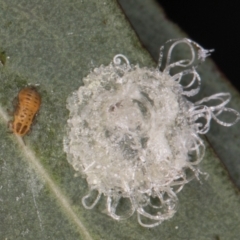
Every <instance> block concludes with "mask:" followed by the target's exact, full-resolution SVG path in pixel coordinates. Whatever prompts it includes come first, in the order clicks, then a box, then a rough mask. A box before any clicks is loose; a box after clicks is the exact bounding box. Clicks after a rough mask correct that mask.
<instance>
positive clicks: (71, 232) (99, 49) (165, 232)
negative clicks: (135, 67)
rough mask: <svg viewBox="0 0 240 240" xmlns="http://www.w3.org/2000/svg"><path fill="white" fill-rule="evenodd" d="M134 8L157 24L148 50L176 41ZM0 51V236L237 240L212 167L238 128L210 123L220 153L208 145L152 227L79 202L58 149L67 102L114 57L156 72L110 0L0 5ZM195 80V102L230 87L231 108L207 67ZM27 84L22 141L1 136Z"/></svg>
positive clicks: (235, 205) (5, 1) (218, 173)
mask: <svg viewBox="0 0 240 240" xmlns="http://www.w3.org/2000/svg"><path fill="white" fill-rule="evenodd" d="M119 2H120V3H121V4H122V3H123V2H124V1H119ZM125 2H127V1H125ZM133 2H134V1H129V2H128V3H129V4H130V3H131V4H133ZM146 2H147V3H148V6H147V5H145V4H146ZM141 4H144V5H142V6H144V7H143V8H142V9H144V10H145V11H146V12H148V14H147V13H146V12H145V13H146V14H145V15H142V16H144V19H145V21H144V23H147V21H146V19H149V14H152V15H151V16H154V18H153V19H155V21H156V20H157V21H159V24H158V25H154V24H153V25H152V26H155V27H156V26H157V27H158V29H155V31H154V33H152V34H153V35H152V36H153V37H154V38H156V39H157V37H158V36H159V35H161V38H160V39H158V40H157V41H155V40H156V39H155V40H154V41H152V42H155V47H156V44H158V46H157V48H158V47H159V46H160V45H162V44H163V43H164V42H165V40H167V39H169V38H176V37H182V36H183V33H181V32H180V30H178V28H177V27H176V26H174V25H173V24H172V23H171V22H169V21H168V20H166V18H165V17H164V14H163V13H162V11H161V10H160V9H158V8H155V7H154V6H155V5H154V3H153V2H152V1H139V0H137V1H136V2H135V5H132V6H133V7H135V9H136V10H137V9H141V8H138V7H137V6H141ZM153 9H155V10H154V11H157V12H153ZM139 11H140V10H139ZM125 12H126V10H125ZM134 14H135V16H137V15H136V14H137V12H135V13H134ZM158 18H160V20H159V19H158ZM155 24H156V22H155ZM132 25H133V24H132ZM142 25H143V24H142ZM135 29H136V28H135ZM143 30H144V29H143ZM138 35H139V36H140V35H141V34H140V33H138ZM142 36H144V34H142ZM145 36H147V34H146V35H145ZM148 36H149V35H148ZM152 36H150V37H147V38H146V39H148V40H147V41H148V42H150V39H152V40H153V37H152ZM150 45H151V44H150ZM213 47H214V46H213ZM153 49H154V48H153ZM0 52H1V53H4V55H1V59H2V57H3V59H4V61H5V62H4V65H3V66H1V67H0V81H1V88H0V132H1V136H2V137H1V138H0V146H1V147H0V239H7V240H9V239H68V240H71V239H84V240H85V239H86V240H88V239H94V240H95V239H104V240H105V239H106V240H108V239H109V240H115V239H132V240H133V239H139V240H143V239H156V240H157V239H171V240H174V239H191V240H192V239H197V240H201V239H221V240H222V239H239V224H240V197H239V193H238V191H237V190H236V188H235V187H234V185H233V184H232V182H231V181H230V180H229V176H228V173H227V172H226V170H225V169H224V168H223V166H222V163H221V161H220V159H221V160H223V161H224V159H226V161H227V160H228V161H232V159H235V160H233V161H236V159H237V156H239V154H238V155H236V151H239V150H238V146H239V145H237V142H239V135H237V133H236V129H237V127H238V126H239V125H238V126H235V127H232V128H230V129H229V128H227V129H226V131H225V130H222V129H223V127H220V128H219V127H218V126H217V125H214V124H213V129H212V130H211V132H210V133H209V135H208V139H209V142H210V144H211V145H212V146H213V150H214V151H215V152H216V153H217V155H218V156H219V157H217V156H216V154H215V153H214V151H213V150H212V149H211V148H210V147H208V148H207V151H206V156H205V158H204V160H203V162H202V164H201V169H202V170H203V171H204V172H207V173H208V174H209V175H210V177H209V178H208V180H204V179H203V180H202V184H200V182H199V181H197V180H194V181H192V182H191V183H189V184H188V185H186V186H185V188H184V189H183V190H182V191H181V193H179V195H178V196H179V210H178V212H177V213H176V215H175V216H174V217H173V218H172V219H171V220H169V221H166V222H164V223H162V224H161V225H160V226H158V227H156V228H153V229H146V228H143V227H141V226H139V224H138V223H137V219H136V214H135V215H133V216H132V217H131V218H130V219H128V220H126V221H121V222H117V221H115V220H113V219H111V218H110V217H108V216H107V215H105V214H103V213H102V212H101V209H102V208H101V206H102V205H103V204H104V199H102V200H101V202H100V204H98V205H97V206H96V207H95V208H94V209H93V210H86V209H85V208H84V207H83V206H82V204H81V198H82V197H83V196H84V195H86V193H87V191H88V187H87V183H86V181H85V180H84V179H82V178H81V177H76V176H75V172H74V170H73V169H72V166H70V165H69V164H68V162H67V160H66V155H65V153H64V152H63V146H62V139H63V136H64V128H65V126H66V121H67V119H68V111H67V109H66V99H67V97H68V96H69V95H70V94H71V93H72V92H73V91H74V90H76V89H77V88H78V87H79V86H80V85H82V78H83V77H84V76H86V75H87V74H88V73H89V72H90V71H91V69H93V68H94V67H98V66H100V65H101V64H104V65H107V64H109V62H110V61H111V60H112V58H113V56H114V55H116V54H118V53H122V54H124V55H126V56H127V57H128V58H129V60H130V62H131V63H133V64H136V63H139V64H140V65H141V66H149V67H151V66H155V63H154V62H153V60H152V59H151V57H150V55H149V54H148V53H147V51H146V50H144V49H143V48H142V46H141V44H140V43H139V40H138V38H137V36H136V34H135V32H134V31H133V30H132V28H131V27H130V25H129V23H128V22H127V20H126V18H125V16H124V15H123V13H122V11H121V9H120V7H119V5H118V3H117V2H116V1H112V0H105V1H99V0H91V1H87V0H82V1H80V0H68V1H66V0H51V1H37V0H32V1H28V0H21V1H19V0H18V1H17V0H0ZM153 52H155V50H153ZM150 53H151V51H150ZM157 54H158V52H157ZM180 54H184V52H182V53H180ZM5 56H7V57H5ZM1 62H2V60H1ZM200 74H201V75H202V79H203V82H204V84H205V81H206V82H207V84H206V85H203V88H202V91H201V94H202V96H205V95H210V94H211V93H213V92H214V93H215V92H219V91H222V89H224V91H228V92H229V91H230V92H231V93H232V95H233V101H232V103H231V107H233V108H236V109H237V106H239V101H240V98H239V94H238V93H237V92H236V91H235V90H234V89H232V88H231V87H230V86H229V84H228V83H226V81H225V80H223V79H221V76H220V74H219V73H218V72H217V70H216V67H215V66H214V64H213V63H212V62H211V61H206V62H205V64H204V65H203V66H201V72H200ZM29 83H31V84H39V87H38V89H39V92H40V93H41V96H42V106H41V110H40V113H39V115H38V116H37V123H36V124H35V126H33V130H32V132H31V133H30V134H29V136H26V137H25V142H26V144H24V143H23V141H22V140H21V139H20V138H18V137H16V136H15V135H13V134H9V133H8V131H9V130H8V128H7V122H8V120H9V119H10V118H11V117H9V116H8V109H10V110H11V109H12V100H13V99H14V97H15V96H16V95H17V93H18V91H19V90H20V89H21V88H22V87H25V86H26V85H27V84H29ZM200 97H201V96H200ZM232 134H235V135H234V136H236V137H235V138H234V140H233V135H232ZM230 146H231V148H230ZM219 158H220V159H219ZM233 168H234V169H236V165H235V167H233ZM238 169H239V165H238ZM238 173H239V170H238V171H236V170H235V173H234V174H235V175H236V176H237V174H238ZM237 181H238V182H239V178H237V177H236V181H235V182H237Z"/></svg>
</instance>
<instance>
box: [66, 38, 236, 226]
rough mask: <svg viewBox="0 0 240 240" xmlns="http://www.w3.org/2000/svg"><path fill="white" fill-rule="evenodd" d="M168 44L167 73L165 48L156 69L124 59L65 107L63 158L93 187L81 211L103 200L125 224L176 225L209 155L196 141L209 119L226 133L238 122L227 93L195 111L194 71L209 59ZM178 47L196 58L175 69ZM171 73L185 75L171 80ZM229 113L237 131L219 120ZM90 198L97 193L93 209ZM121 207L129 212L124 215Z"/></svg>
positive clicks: (97, 74)
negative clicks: (184, 196) (181, 198)
mask: <svg viewBox="0 0 240 240" xmlns="http://www.w3.org/2000/svg"><path fill="white" fill-rule="evenodd" d="M169 43H171V44H172V45H171V46H170V47H169V49H168V53H167V58H166V62H165V67H164V69H163V70H160V69H161V68H162V66H161V64H162V53H163V50H164V48H163V47H162V48H161V54H160V60H159V65H158V68H157V69H149V68H145V67H143V68H140V67H139V66H138V65H136V66H135V65H130V63H129V61H128V59H127V58H126V57H125V56H123V55H121V54H119V55H116V56H115V57H114V59H113V62H111V63H110V64H109V65H108V66H100V67H99V68H95V69H94V70H93V71H92V72H91V73H90V74H89V75H88V76H87V77H85V78H84V79H83V82H84V86H81V87H80V88H79V89H78V90H77V91H75V92H73V94H72V95H71V96H70V97H69V98H68V100H67V108H68V109H69V111H70V115H69V119H68V124H67V135H66V136H65V138H64V151H65V152H66V153H67V160H68V162H69V163H70V164H71V165H72V166H73V168H74V169H75V170H76V171H78V172H80V173H81V174H82V176H83V177H85V178H86V180H87V183H88V185H89V188H90V193H89V194H88V195H87V196H85V197H84V198H83V201H82V202H83V205H84V206H85V207H86V208H88V209H91V208H93V207H94V206H95V205H96V204H97V202H98V200H99V199H100V197H101V195H102V194H103V195H104V196H106V197H107V201H106V212H107V214H108V215H110V216H111V217H112V218H114V219H116V220H120V219H124V218H127V217H130V216H132V215H133V213H134V212H135V211H136V212H137V214H138V222H139V223H140V224H141V225H142V226H144V227H154V226H157V225H158V224H160V223H161V222H162V221H164V220H166V219H169V218H171V217H172V216H173V215H174V214H175V212H176V210H177V202H178V198H177V193H178V192H179V191H180V190H181V189H182V188H183V186H184V185H185V184H186V183H188V182H189V181H190V180H191V179H192V178H193V177H195V176H196V177H198V174H199V170H198V164H199V163H200V161H201V160H202V158H203V156H204V148H205V147H204V143H203V141H202V140H201V138H200V137H199V134H205V133H206V132H207V131H208V130H209V127H210V121H211V119H212V118H213V119H215V120H216V121H217V122H218V123H220V124H222V125H224V126H231V125H233V124H234V123H235V122H236V121H238V120H239V113H238V112H236V111H235V110H233V109H229V108H226V107H225V105H226V104H227V103H228V102H229V101H230V95H229V94H228V93H219V94H215V95H213V96H211V97H208V98H204V99H202V100H201V101H198V102H196V103H192V102H190V101H189V100H188V99H187V98H186V97H185V96H193V95H195V94H197V93H198V91H199V89H200V81H201V80H200V76H199V75H198V73H197V72H196V68H195V67H194V64H195V62H196V61H197V60H199V61H204V60H205V57H207V56H208V55H209V54H210V52H211V51H208V50H205V49H203V48H202V47H201V46H199V45H198V44H196V43H195V42H192V41H191V40H189V39H182V40H176V41H170V42H168V44H169ZM178 44H186V46H188V47H189V49H190V53H191V58H190V59H186V60H180V61H177V62H174V63H171V55H172V51H173V49H174V48H175V47H176V46H177V45H178ZM121 60H122V61H121ZM173 68H182V69H183V70H181V71H178V73H175V74H170V70H172V69H173ZM186 76H188V77H189V76H191V78H186V79H187V80H185V86H184V87H183V86H182V85H181V84H180V82H181V81H182V80H183V78H184V77H186ZM186 81H187V83H186ZM213 99H214V100H216V101H217V102H218V103H217V104H216V105H215V106H211V107H208V106H206V105H205V104H204V103H205V102H207V101H209V100H213ZM225 111H227V112H231V113H232V114H235V115H236V120H235V121H234V122H233V123H224V122H222V121H220V120H219V119H218V116H219V115H220V114H221V113H222V112H225ZM191 172H192V174H191ZM91 191H97V192H98V195H97V197H96V199H95V200H94V201H92V202H91V200H89V198H91ZM121 199H125V202H126V201H127V200H128V205H129V209H124V210H122V212H121V210H118V207H119V206H118V205H119V202H120V200H121ZM125 204H126V203H125ZM126 205H127V204H126Z"/></svg>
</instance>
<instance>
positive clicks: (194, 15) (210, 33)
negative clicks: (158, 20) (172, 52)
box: [156, 0, 240, 92]
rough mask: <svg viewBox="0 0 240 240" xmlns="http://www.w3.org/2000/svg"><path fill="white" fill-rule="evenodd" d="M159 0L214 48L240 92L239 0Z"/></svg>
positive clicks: (194, 37)
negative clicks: (237, 0)
mask: <svg viewBox="0 0 240 240" xmlns="http://www.w3.org/2000/svg"><path fill="white" fill-rule="evenodd" d="M156 1H157V2H158V3H159V4H160V5H161V6H162V7H163V8H164V10H165V13H166V15H167V17H168V18H169V19H170V20H172V21H173V22H174V23H176V24H177V25H179V27H180V28H181V29H182V30H183V31H185V32H186V33H187V34H188V35H189V37H190V38H191V39H192V40H194V41H196V42H197V43H199V44H200V45H201V46H202V47H204V48H205V49H212V48H213V49H215V51H214V52H213V53H212V55H211V57H212V59H213V60H214V61H215V63H216V64H217V65H218V67H219V69H220V71H221V72H222V73H224V75H225V76H226V77H227V78H228V79H229V80H230V81H231V82H232V84H233V85H234V86H235V87H236V88H237V89H238V91H239V92H240V7H239V6H238V4H237V2H236V1H235V3H234V1H233V2H231V1H226V0H221V1H208V2H207V1H204V2H202V1H177V0H176V1H171V0H156ZM215 2H217V3H215Z"/></svg>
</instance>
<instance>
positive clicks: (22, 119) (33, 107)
mask: <svg viewBox="0 0 240 240" xmlns="http://www.w3.org/2000/svg"><path fill="white" fill-rule="evenodd" d="M40 105H41V96H40V94H39V93H38V92H37V90H36V88H35V87H32V86H31V87H26V88H23V89H22V90H20V92H19V93H18V103H17V106H16V109H15V111H14V119H13V121H12V122H11V123H10V124H9V125H10V129H11V130H12V131H13V133H15V134H17V135H19V136H24V135H26V134H27V133H28V132H29V130H30V128H31V125H32V123H33V119H34V117H35V115H36V113H37V112H38V110H39V108H40Z"/></svg>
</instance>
